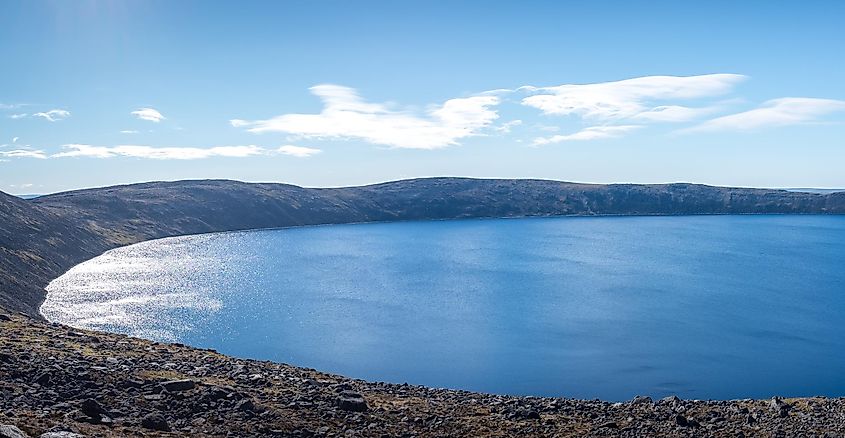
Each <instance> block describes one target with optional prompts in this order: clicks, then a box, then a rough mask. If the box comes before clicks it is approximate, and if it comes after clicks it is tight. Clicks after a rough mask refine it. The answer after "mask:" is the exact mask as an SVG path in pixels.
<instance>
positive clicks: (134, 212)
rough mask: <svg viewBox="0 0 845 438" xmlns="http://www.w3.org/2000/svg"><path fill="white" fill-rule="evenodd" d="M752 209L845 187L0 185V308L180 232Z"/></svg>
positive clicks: (843, 210) (454, 181)
mask: <svg viewBox="0 0 845 438" xmlns="http://www.w3.org/2000/svg"><path fill="white" fill-rule="evenodd" d="M761 213H778V214H845V193H830V194H818V193H804V192H791V191H786V190H773V189H748V188H727V187H712V186H705V185H698V184H684V183H678V184H653V185H639V184H611V185H599V184H578V183H568V182H560V181H548V180H532V179H523V180H509V179H471V178H424V179H412V180H402V181H394V182H387V183H381V184H374V185H368V186H361V187H342V188H303V187H298V186H294V185H288V184H253V183H243V182H238V181H229V180H191V181H173V182H149V183H141V184H131V185H123V186H114V187H104V188H96V189H85V190H76V191H71V192H64V193H57V194H52V195H44V196H41V197H38V198H35V199H32V200H28V201H27V200H23V199H20V198H18V197H15V196H11V195H7V194H5V193H2V192H0V306H3V307H6V308H8V309H11V310H18V311H23V312H26V313H28V314H30V315H32V316H36V315H37V312H38V307H39V306H40V304H41V302H42V301H43V299H44V296H45V292H44V287H45V286H46V285H47V283H48V282H49V281H50V280H52V279H54V278H56V277H58V276H59V275H61V274H62V273H63V272H64V271H66V270H67V269H69V268H71V267H72V266H74V265H76V264H78V263H80V262H82V261H84V260H86V259H89V258H91V257H94V256H96V255H98V254H101V253H102V252H104V251H106V250H108V249H111V248H114V247H117V246H121V245H128V244H132V243H136V242H140V241H143V240H148V239H153V238H160V237H167V236H176V235H182V234H196V233H207V232H215V231H234V230H244V229H253V228H272V227H288V226H298V225H316V224H332V223H350V222H373V221H397V220H426V219H453V218H476V217H525V216H562V215H582V216H589V215H688V214H761Z"/></svg>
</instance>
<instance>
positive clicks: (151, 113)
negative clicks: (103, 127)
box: [129, 108, 165, 123]
mask: <svg viewBox="0 0 845 438" xmlns="http://www.w3.org/2000/svg"><path fill="white" fill-rule="evenodd" d="M129 114H132V115H133V116H135V117H137V118H139V119H141V120H146V121H149V122H155V123H158V122H160V121H162V120H164V119H165V117H164V116H163V115H161V113H160V112H158V110H156V109H154V108H138V109H137V110H135V111H132V112H131V113H129Z"/></svg>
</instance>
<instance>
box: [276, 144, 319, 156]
mask: <svg viewBox="0 0 845 438" xmlns="http://www.w3.org/2000/svg"><path fill="white" fill-rule="evenodd" d="M276 151H277V152H278V153H280V154H283V155H290V156H293V157H297V158H308V157H310V156H312V155H316V154H319V153H321V152H323V151H321V150H320V149H314V148H307V147H304V146H294V145H285V146H282V147H280V148H279V149H277V150H276Z"/></svg>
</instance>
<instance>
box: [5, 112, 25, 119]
mask: <svg viewBox="0 0 845 438" xmlns="http://www.w3.org/2000/svg"><path fill="white" fill-rule="evenodd" d="M27 116H29V114H27V113H19V114H10V115H9V118H10V119H12V120H18V119H23V118H26V117H27Z"/></svg>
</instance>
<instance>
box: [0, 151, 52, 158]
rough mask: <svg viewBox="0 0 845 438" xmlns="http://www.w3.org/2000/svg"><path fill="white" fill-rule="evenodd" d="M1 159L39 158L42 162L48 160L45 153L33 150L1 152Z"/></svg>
mask: <svg viewBox="0 0 845 438" xmlns="http://www.w3.org/2000/svg"><path fill="white" fill-rule="evenodd" d="M0 157H3V158H37V159H40V160H44V159H47V157H48V156H47V154H46V153H45V152H44V151H39V150H31V149H16V150H12V151H0Z"/></svg>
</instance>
